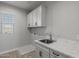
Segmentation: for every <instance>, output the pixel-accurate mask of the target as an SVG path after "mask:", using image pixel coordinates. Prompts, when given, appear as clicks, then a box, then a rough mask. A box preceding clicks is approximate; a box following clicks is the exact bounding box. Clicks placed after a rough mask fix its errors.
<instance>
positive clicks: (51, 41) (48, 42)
mask: <svg viewBox="0 0 79 59" xmlns="http://www.w3.org/2000/svg"><path fill="white" fill-rule="evenodd" d="M39 41H40V42H43V43H46V44H50V43H53V42H55V40H50V39H43V40H39Z"/></svg>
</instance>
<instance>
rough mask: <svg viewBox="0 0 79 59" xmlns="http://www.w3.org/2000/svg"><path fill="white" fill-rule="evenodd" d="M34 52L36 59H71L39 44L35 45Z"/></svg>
mask: <svg viewBox="0 0 79 59" xmlns="http://www.w3.org/2000/svg"><path fill="white" fill-rule="evenodd" d="M36 52H37V54H36V55H37V58H71V57H70V56H68V55H65V54H63V53H60V52H58V51H56V50H52V49H50V48H47V47H45V46H43V45H39V44H36Z"/></svg>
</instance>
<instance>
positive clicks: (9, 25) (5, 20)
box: [0, 13, 14, 34]
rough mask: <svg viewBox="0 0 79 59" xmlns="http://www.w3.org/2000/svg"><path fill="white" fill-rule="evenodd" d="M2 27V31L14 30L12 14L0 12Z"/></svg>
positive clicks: (9, 31)
mask: <svg viewBox="0 0 79 59" xmlns="http://www.w3.org/2000/svg"><path fill="white" fill-rule="evenodd" d="M0 27H1V29H0V30H1V32H2V33H4V34H5V33H13V32H14V16H13V15H12V14H6V13H0Z"/></svg>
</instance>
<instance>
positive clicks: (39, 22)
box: [37, 6, 42, 26]
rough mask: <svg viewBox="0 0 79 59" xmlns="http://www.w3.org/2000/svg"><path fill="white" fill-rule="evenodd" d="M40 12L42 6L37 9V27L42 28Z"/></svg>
mask: <svg viewBox="0 0 79 59" xmlns="http://www.w3.org/2000/svg"><path fill="white" fill-rule="evenodd" d="M41 12H42V6H39V7H38V8H37V26H42V21H41V20H42V14H41Z"/></svg>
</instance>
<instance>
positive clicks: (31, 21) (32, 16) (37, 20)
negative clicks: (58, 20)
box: [27, 5, 46, 27]
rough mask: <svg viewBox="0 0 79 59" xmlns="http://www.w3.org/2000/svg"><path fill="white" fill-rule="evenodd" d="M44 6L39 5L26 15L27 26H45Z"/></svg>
mask: <svg viewBox="0 0 79 59" xmlns="http://www.w3.org/2000/svg"><path fill="white" fill-rule="evenodd" d="M45 12H46V8H45V6H42V5H40V6H39V7H37V8H36V9H34V10H33V11H32V12H30V13H29V14H28V15H27V26H28V27H40V26H46V19H45V18H46V16H45Z"/></svg>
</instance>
